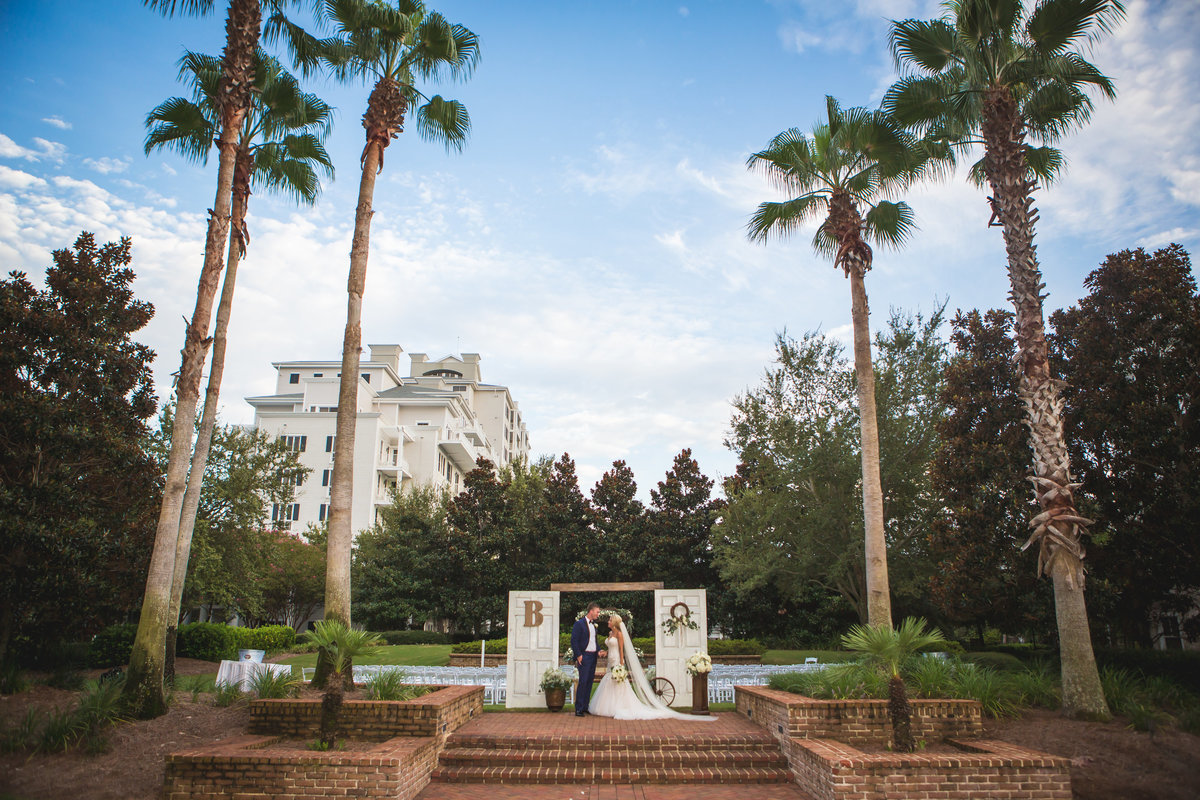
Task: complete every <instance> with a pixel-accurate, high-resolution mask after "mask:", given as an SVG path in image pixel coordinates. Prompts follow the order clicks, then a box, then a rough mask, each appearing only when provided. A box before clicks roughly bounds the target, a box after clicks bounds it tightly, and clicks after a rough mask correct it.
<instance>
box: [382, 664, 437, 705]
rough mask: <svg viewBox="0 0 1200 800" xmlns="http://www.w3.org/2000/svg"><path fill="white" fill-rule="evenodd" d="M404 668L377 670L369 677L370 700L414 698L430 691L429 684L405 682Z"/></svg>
mask: <svg viewBox="0 0 1200 800" xmlns="http://www.w3.org/2000/svg"><path fill="white" fill-rule="evenodd" d="M405 677H406V676H405V674H404V671H403V670H398V669H392V670H387V671H386V672H376V673H375V674H374V675H372V676H371V677H370V678H368V679H367V698H368V699H370V700H412V699H413V698H414V697H420V696H421V695H423V694H427V693H428V692H429V687H428V686H415V685H413V684H411V683H405V682H404V678H405Z"/></svg>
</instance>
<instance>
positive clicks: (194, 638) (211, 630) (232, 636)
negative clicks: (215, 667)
mask: <svg viewBox="0 0 1200 800" xmlns="http://www.w3.org/2000/svg"><path fill="white" fill-rule="evenodd" d="M235 630H236V629H235V628H231V627H229V626H228V625H224V624H222V623H219V622H190V623H188V624H187V625H180V626H179V636H178V639H177V640H176V644H175V653H176V655H178V656H180V657H182V658H197V659H199V660H201V661H222V660H226V659H233V658H236V657H237V651H238V634H237V633H235V632H234V631H235ZM254 649H256V650H261V649H262V648H254Z"/></svg>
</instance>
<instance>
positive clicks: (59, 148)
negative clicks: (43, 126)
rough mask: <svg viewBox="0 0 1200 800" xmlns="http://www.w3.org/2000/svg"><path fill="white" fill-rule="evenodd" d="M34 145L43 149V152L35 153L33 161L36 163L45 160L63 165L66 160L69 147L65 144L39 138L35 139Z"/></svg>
mask: <svg viewBox="0 0 1200 800" xmlns="http://www.w3.org/2000/svg"><path fill="white" fill-rule="evenodd" d="M33 143H34V144H36V145H37V146H38V147H39V148H41V152H38V153H34V155H33V159H32V160H34V161H41V160H42V159H45V160H47V161H54V162H56V163H59V164H61V163H62V162H63V159H64V158H66V155H67V146H66V145H65V144H61V143H59V142H51V141H48V140H46V139H42V138H41V137H38V136H35V137H33Z"/></svg>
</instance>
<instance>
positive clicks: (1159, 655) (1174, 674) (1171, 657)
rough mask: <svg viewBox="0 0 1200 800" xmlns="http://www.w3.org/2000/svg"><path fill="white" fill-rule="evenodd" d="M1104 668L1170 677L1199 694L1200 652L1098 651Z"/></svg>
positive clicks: (1099, 661) (1097, 656)
mask: <svg viewBox="0 0 1200 800" xmlns="http://www.w3.org/2000/svg"><path fill="white" fill-rule="evenodd" d="M1096 662H1097V663H1098V664H1099V665H1100V666H1101V667H1112V668H1114V669H1123V670H1127V671H1136V672H1140V673H1141V674H1143V675H1145V676H1147V677H1150V676H1155V675H1157V676H1159V677H1163V678H1168V679H1170V680H1172V681H1174V682H1175V683H1177V684H1179V685H1180V686H1182V687H1183V688H1185V689H1187V690H1189V691H1192V692H1200V651H1197V650H1108V649H1097V650H1096Z"/></svg>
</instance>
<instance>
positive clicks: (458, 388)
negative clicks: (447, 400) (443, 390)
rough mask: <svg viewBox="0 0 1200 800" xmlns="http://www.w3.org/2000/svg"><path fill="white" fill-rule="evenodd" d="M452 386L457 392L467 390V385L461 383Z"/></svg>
mask: <svg viewBox="0 0 1200 800" xmlns="http://www.w3.org/2000/svg"><path fill="white" fill-rule="evenodd" d="M450 388H451V389H453V390H454V391H456V392H465V391H466V390H467V387H466V386H463V385H462V384H461V383H460V384H458V385H456V386H451V387H450Z"/></svg>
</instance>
